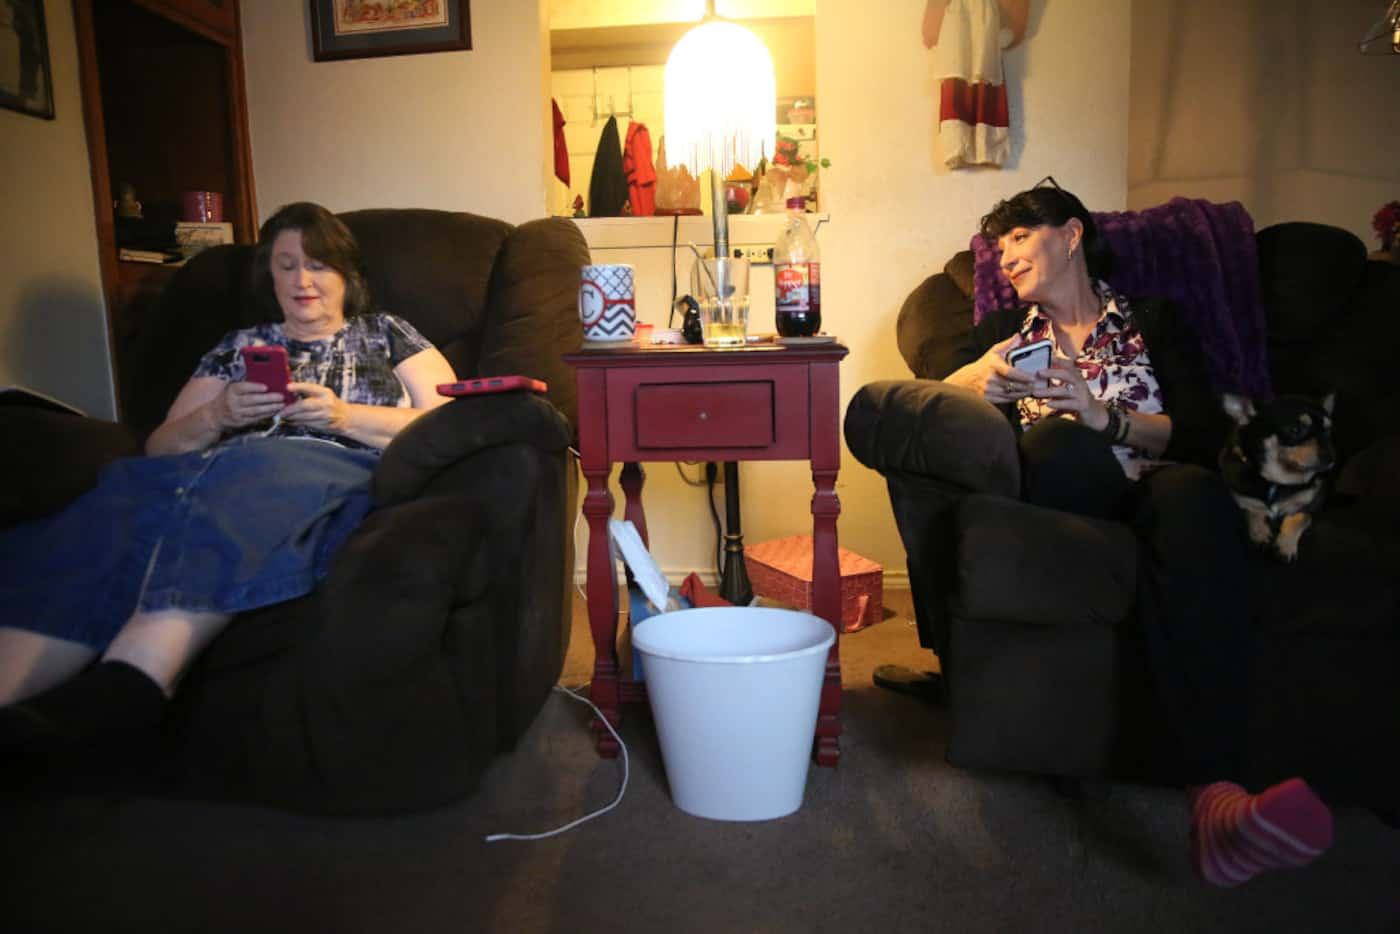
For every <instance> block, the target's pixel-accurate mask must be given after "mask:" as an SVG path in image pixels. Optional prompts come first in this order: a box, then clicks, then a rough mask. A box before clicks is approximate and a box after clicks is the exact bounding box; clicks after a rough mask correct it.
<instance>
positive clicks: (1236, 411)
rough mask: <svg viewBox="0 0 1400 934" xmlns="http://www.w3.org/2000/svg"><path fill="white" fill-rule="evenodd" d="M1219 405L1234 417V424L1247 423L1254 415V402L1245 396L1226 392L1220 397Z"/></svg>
mask: <svg viewBox="0 0 1400 934" xmlns="http://www.w3.org/2000/svg"><path fill="white" fill-rule="evenodd" d="M1220 407H1221V408H1223V409H1224V410H1225V414H1226V415H1228V416H1230V418H1232V419H1234V421H1235V424H1236V425H1248V424H1249V420H1250V419H1252V418H1253V417H1254V403H1253V402H1251V401H1250V400H1249V399H1248V398H1247V397H1245V396H1239V395H1236V394H1235V393H1233V392H1227V393H1225V394H1224V395H1222V396H1221V397H1220Z"/></svg>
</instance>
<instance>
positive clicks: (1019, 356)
mask: <svg viewBox="0 0 1400 934" xmlns="http://www.w3.org/2000/svg"><path fill="white" fill-rule="evenodd" d="M1052 347H1053V343H1052V342H1051V341H1050V339H1049V338H1046V339H1044V340H1038V341H1034V342H1033V343H1030V344H1023V345H1021V346H1020V347H1014V348H1012V349H1011V350H1010V351H1008V352H1007V354H1006V362H1007V363H1009V364H1011V365H1012V366H1014V367H1015V368H1016V369H1018V370H1020V371H1021V372H1023V373H1027V374H1029V375H1031V376H1034V375H1035V374H1036V373H1039V372H1040V371H1041V370H1043V369H1045V368H1046V367H1048V366H1049V365H1050V358H1051V355H1052V353H1053V351H1052Z"/></svg>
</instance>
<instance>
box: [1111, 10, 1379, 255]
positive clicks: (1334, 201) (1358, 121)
mask: <svg viewBox="0 0 1400 934" xmlns="http://www.w3.org/2000/svg"><path fill="white" fill-rule="evenodd" d="M1384 8H1385V4H1384V3H1383V2H1380V0H1326V2H1323V0H1310V2H1302V0H1299V2H1293V3H1279V2H1277V0H1238V2H1233V3H1219V2H1216V0H1172V2H1166V3H1139V4H1136V5H1135V7H1134V10H1133V27H1132V54H1133V69H1132V86H1131V100H1132V116H1131V134H1130V137H1129V139H1130V142H1129V147H1128V166H1129V172H1128V179H1129V190H1128V203H1129V206H1130V207H1134V208H1140V207H1148V206H1151V205H1154V204H1160V203H1162V202H1163V201H1166V200H1167V199H1168V198H1171V197H1172V196H1174V195H1185V196H1188V197H1198V198H1209V199H1211V200H1215V201H1235V200H1237V201H1240V202H1242V203H1243V204H1244V206H1245V208H1246V209H1247V210H1248V211H1249V212H1250V214H1251V215H1252V216H1253V218H1254V222H1255V226H1256V228H1262V227H1265V226H1267V225H1269V224H1273V223H1278V222H1280V221H1290V220H1310V221H1319V222H1322V223H1328V224H1335V225H1337V226H1338V227H1344V228H1346V229H1348V230H1350V231H1352V232H1353V233H1355V234H1356V235H1357V236H1359V237H1361V239H1362V240H1363V241H1364V242H1365V243H1366V244H1367V245H1368V246H1369V247H1370V248H1372V249H1375V248H1378V247H1379V243H1378V241H1377V240H1376V239H1375V236H1374V234H1373V232H1372V230H1371V217H1372V215H1374V214H1375V212H1376V210H1377V209H1378V208H1379V207H1380V206H1381V205H1382V204H1384V203H1385V202H1387V201H1390V200H1393V199H1394V198H1396V197H1397V196H1400V159H1397V158H1396V152H1397V151H1400V121H1398V120H1397V119H1396V117H1395V115H1394V111H1395V101H1396V100H1397V99H1400V58H1397V57H1396V56H1394V55H1379V56H1366V55H1361V54H1359V52H1358V50H1357V43H1358V42H1359V40H1360V39H1361V37H1362V35H1364V34H1365V33H1366V31H1367V29H1368V28H1369V27H1370V26H1371V24H1372V23H1374V22H1375V21H1376V19H1377V18H1378V17H1379V16H1380V14H1381V13H1382V12H1384ZM1382 45H1383V44H1382Z"/></svg>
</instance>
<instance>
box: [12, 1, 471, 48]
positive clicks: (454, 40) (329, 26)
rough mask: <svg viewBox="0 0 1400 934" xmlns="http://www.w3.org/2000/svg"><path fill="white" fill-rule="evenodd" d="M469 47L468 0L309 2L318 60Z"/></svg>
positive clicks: (469, 21)
mask: <svg viewBox="0 0 1400 934" xmlns="http://www.w3.org/2000/svg"><path fill="white" fill-rule="evenodd" d="M3 2H5V0H0V3H3ZM471 47H472V33H471V14H470V13H469V12H468V9H467V0H311V49H312V57H313V58H314V59H315V60H316V61H318V62H326V61H335V60H338V59H346V58H373V57H376V56H381V55H414V54H418V53H420V52H451V51H457V50H461V49H470V48H471Z"/></svg>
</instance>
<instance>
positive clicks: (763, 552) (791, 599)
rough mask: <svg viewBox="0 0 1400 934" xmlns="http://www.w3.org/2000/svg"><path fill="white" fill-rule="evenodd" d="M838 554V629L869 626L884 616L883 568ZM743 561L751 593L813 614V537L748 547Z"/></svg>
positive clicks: (846, 553)
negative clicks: (839, 576)
mask: <svg viewBox="0 0 1400 934" xmlns="http://www.w3.org/2000/svg"><path fill="white" fill-rule="evenodd" d="M836 553H837V557H838V559H839V560H840V562H841V631H842V632H855V631H856V630H857V629H864V628H865V627H866V626H873V625H874V624H875V623H878V622H879V621H880V620H881V618H882V617H883V616H884V612H885V606H884V597H883V592H884V591H883V587H884V582H885V569H884V568H882V567H880V565H878V564H876V563H875V562H874V561H871V560H870V559H869V558H862V557H861V556H860V555H858V554H856V553H855V552H853V551H847V550H846V549H844V548H837V549H836ZM744 559H745V564H746V566H747V569H748V572H749V584H750V585H751V586H752V587H753V592H754V593H756V594H758V595H759V596H760V597H768V598H769V599H772V600H778V601H780V602H782V603H786V604H788V605H790V606H794V607H800V608H802V609H804V610H807V611H808V612H810V611H811V609H812V536H810V535H794V536H792V537H791V538H778V539H774V540H773V541H771V542H759V543H758V544H757V545H747V546H745V548H744Z"/></svg>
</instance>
